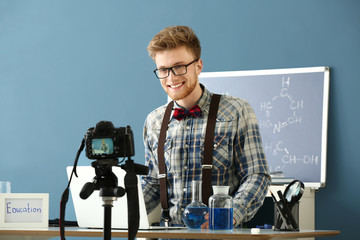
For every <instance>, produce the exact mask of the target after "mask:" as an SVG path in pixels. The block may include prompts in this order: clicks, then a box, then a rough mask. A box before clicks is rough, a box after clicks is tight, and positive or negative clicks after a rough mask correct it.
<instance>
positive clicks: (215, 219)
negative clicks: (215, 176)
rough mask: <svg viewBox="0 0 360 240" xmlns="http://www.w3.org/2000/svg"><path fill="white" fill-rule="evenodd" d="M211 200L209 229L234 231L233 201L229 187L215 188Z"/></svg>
mask: <svg viewBox="0 0 360 240" xmlns="http://www.w3.org/2000/svg"><path fill="white" fill-rule="evenodd" d="M213 192H214V195H212V196H210V198H209V229H211V230H232V229H233V199H232V197H231V196H229V195H228V192H229V186H213Z"/></svg>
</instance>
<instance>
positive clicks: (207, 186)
mask: <svg viewBox="0 0 360 240" xmlns="http://www.w3.org/2000/svg"><path fill="white" fill-rule="evenodd" d="M220 98H221V95H219V94H213V96H212V98H211V102H210V109H209V115H208V122H207V125H206V133H205V143H204V148H205V149H204V160H203V163H202V199H203V201H204V200H205V201H206V200H207V199H209V197H210V196H211V192H212V191H211V178H212V157H213V145H214V144H213V143H214V130H215V124H216V116H217V112H218V108H219V103H220ZM173 106H174V101H171V102H170V103H169V104H168V105H167V107H166V110H165V114H164V117H163V121H162V124H161V129H160V136H159V142H158V161H159V181H160V202H161V207H162V209H163V215H164V220H165V224H167V223H168V222H169V221H170V210H169V198H168V192H167V177H166V176H167V173H166V164H165V158H164V145H165V139H166V132H167V129H168V124H169V120H170V115H171V112H172V109H173ZM205 204H206V205H207V202H206V203H205Z"/></svg>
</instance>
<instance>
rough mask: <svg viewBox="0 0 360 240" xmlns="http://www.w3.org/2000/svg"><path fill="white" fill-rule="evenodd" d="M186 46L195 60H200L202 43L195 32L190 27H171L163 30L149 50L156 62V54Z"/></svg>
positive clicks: (151, 42)
mask: <svg viewBox="0 0 360 240" xmlns="http://www.w3.org/2000/svg"><path fill="white" fill-rule="evenodd" d="M181 46H185V47H186V48H187V49H188V50H189V51H190V52H191V53H192V54H194V57H195V59H200V56H201V46H200V41H199V39H198V38H197V36H196V35H195V33H194V31H193V30H192V29H191V28H190V27H188V26H170V27H167V28H164V29H163V30H161V31H160V32H159V33H158V34H156V35H155V37H154V38H153V39H152V40H151V41H150V43H149V45H148V47H147V50H148V52H149V55H150V57H152V59H154V60H155V56H156V53H157V52H159V51H163V50H170V49H174V48H177V47H181Z"/></svg>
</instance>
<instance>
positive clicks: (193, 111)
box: [173, 105, 202, 121]
mask: <svg viewBox="0 0 360 240" xmlns="http://www.w3.org/2000/svg"><path fill="white" fill-rule="evenodd" d="M190 115H193V116H194V117H200V116H201V115H202V112H201V109H200V107H199V105H195V106H193V107H192V108H190V109H189V110H187V109H183V108H175V110H174V114H173V117H174V118H175V119H177V120H178V121H181V119H183V118H184V117H186V116H190Z"/></svg>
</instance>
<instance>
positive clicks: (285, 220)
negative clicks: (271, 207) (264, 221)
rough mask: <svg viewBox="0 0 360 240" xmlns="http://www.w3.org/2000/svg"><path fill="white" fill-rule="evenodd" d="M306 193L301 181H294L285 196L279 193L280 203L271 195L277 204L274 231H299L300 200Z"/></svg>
mask: <svg viewBox="0 0 360 240" xmlns="http://www.w3.org/2000/svg"><path fill="white" fill-rule="evenodd" d="M303 192H304V184H303V183H302V182H301V181H299V180H294V181H292V182H291V183H290V184H289V185H288V186H287V187H286V189H285V192H284V194H283V193H282V192H281V191H278V192H277V194H278V196H279V199H280V200H279V201H277V200H276V198H275V196H274V195H273V194H272V193H271V196H272V198H273V200H274V204H275V214H274V217H275V219H274V230H276V231H299V200H300V198H301V197H302V195H303Z"/></svg>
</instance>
